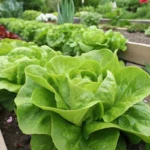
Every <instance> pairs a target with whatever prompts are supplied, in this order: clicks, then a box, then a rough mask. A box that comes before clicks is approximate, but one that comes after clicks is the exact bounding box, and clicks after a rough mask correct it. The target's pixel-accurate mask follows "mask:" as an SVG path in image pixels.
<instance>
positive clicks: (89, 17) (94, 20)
mask: <svg viewBox="0 0 150 150" xmlns="http://www.w3.org/2000/svg"><path fill="white" fill-rule="evenodd" d="M101 18H102V16H101V15H100V14H98V13H93V12H89V13H88V12H87V13H84V14H82V16H81V23H82V24H84V25H87V26H91V25H98V24H99V22H100V19H101Z"/></svg>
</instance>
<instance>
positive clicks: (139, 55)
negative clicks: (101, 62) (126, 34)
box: [118, 42, 150, 65]
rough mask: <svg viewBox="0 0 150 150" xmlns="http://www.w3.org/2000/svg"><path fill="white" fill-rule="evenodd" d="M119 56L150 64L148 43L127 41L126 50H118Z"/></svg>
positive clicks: (141, 63)
mask: <svg viewBox="0 0 150 150" xmlns="http://www.w3.org/2000/svg"><path fill="white" fill-rule="evenodd" d="M118 56H119V58H121V59H123V60H126V61H129V62H133V63H136V64H140V65H145V64H150V45H147V44H141V43H134V42H128V43H127V51H125V52H122V51H121V52H118Z"/></svg>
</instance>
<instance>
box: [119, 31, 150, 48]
mask: <svg viewBox="0 0 150 150" xmlns="http://www.w3.org/2000/svg"><path fill="white" fill-rule="evenodd" d="M117 31H119V32H120V33H122V34H123V35H124V36H125V37H126V38H127V39H128V40H129V41H130V42H136V43H143V44H148V45H150V37H148V36H146V35H145V34H144V33H140V32H136V33H129V32H127V31H125V30H117Z"/></svg>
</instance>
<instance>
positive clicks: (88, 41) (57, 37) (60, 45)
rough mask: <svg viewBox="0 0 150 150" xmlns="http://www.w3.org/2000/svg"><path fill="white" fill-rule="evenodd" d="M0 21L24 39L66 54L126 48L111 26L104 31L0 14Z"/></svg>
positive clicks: (124, 41) (124, 40)
mask: <svg viewBox="0 0 150 150" xmlns="http://www.w3.org/2000/svg"><path fill="white" fill-rule="evenodd" d="M0 24H2V25H4V26H6V28H7V29H8V30H9V31H11V32H13V33H16V34H18V35H20V36H21V37H22V38H23V39H24V40H26V41H34V42H35V43H36V44H38V45H48V46H50V47H51V48H53V49H54V50H57V51H61V52H62V53H63V54H65V55H71V56H76V55H81V54H82V53H85V52H88V51H91V50H94V49H101V48H108V49H111V50H112V51H115V50H117V49H118V50H122V51H124V50H126V42H127V39H126V38H124V36H123V35H122V34H121V33H119V32H113V31H111V30H109V31H107V32H104V31H103V30H101V29H98V28H97V27H95V26H91V27H85V26H83V25H76V24H63V25H54V24H50V23H42V22H37V21H24V20H21V19H14V18H10V19H2V18H1V19H0Z"/></svg>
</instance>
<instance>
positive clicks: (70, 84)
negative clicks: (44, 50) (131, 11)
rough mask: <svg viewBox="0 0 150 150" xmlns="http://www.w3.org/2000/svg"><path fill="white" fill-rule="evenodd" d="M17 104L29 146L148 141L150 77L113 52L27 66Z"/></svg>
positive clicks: (106, 148)
mask: <svg viewBox="0 0 150 150" xmlns="http://www.w3.org/2000/svg"><path fill="white" fill-rule="evenodd" d="M25 74H26V82H25V84H24V85H23V87H22V88H21V90H20V91H19V93H18V95H17V97H16V99H15V103H16V105H17V111H16V112H17V117H18V122H19V126H20V128H21V130H22V131H23V133H25V134H30V135H32V140H31V147H32V150H37V149H38V150H52V149H53V150H71V149H73V150H99V149H101V150H116V149H117V148H118V147H119V146H121V148H122V150H125V149H126V146H125V142H124V139H123V137H124V136H126V137H128V138H129V140H130V141H132V142H136V143H137V142H139V141H140V140H143V141H145V142H147V143H150V107H149V106H148V105H147V104H145V103H144V102H143V101H142V100H143V99H144V98H145V97H146V96H147V95H149V94H150V77H149V75H148V74H147V73H146V72H144V71H143V70H141V69H139V68H136V67H124V66H123V64H122V63H120V62H119V61H118V58H117V56H116V53H112V52H111V51H109V50H107V49H103V50H95V51H91V52H88V53H85V54H82V55H81V56H78V57H70V56H63V55H61V56H55V57H53V58H52V59H51V60H50V61H49V62H48V63H47V65H46V66H45V67H42V66H39V65H30V66H28V67H27V68H26V69H25Z"/></svg>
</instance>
